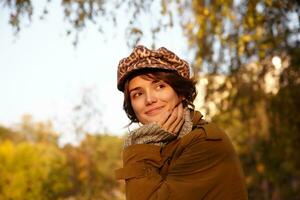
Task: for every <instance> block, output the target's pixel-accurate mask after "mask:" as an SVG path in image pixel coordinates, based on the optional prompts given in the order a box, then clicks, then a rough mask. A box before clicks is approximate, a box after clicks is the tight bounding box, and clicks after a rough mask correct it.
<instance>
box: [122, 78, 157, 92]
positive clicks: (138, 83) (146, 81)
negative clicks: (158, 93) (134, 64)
mask: <svg viewBox="0 0 300 200" xmlns="http://www.w3.org/2000/svg"><path fill="white" fill-rule="evenodd" d="M157 81H159V80H158V79H157V78H156V77H154V76H153V75H151V74H143V75H138V76H135V77H133V78H132V79H130V80H129V83H128V87H129V90H130V89H132V88H136V87H142V86H145V85H150V84H152V83H154V82H157Z"/></svg>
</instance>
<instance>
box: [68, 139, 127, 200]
mask: <svg viewBox="0 0 300 200" xmlns="http://www.w3.org/2000/svg"><path fill="white" fill-rule="evenodd" d="M121 148H122V139H121V138H119V137H116V136H109V135H87V136H86V138H85V139H84V140H83V141H81V144H80V146H78V147H73V146H71V145H66V146H65V147H64V152H65V154H66V155H67V157H68V163H69V166H71V167H72V171H73V173H72V174H73V176H72V182H73V183H74V187H73V190H72V196H73V197H74V198H76V199H104V200H105V199H107V200H113V199H115V200H121V199H124V188H123V184H121V183H120V182H117V181H116V180H115V177H114V169H116V168H118V167H119V166H121V151H122V149H121Z"/></svg>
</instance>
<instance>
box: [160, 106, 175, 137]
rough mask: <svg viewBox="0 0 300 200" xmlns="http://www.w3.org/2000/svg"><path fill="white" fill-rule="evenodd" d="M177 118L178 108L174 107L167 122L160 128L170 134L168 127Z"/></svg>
mask: <svg viewBox="0 0 300 200" xmlns="http://www.w3.org/2000/svg"><path fill="white" fill-rule="evenodd" d="M177 118H178V107H175V108H174V109H173V112H172V114H171V115H170V117H169V118H168V120H167V121H166V122H165V123H164V124H162V128H163V129H165V130H166V131H168V132H170V131H171V130H170V127H171V125H172V124H173V123H174V122H175V121H176V120H177Z"/></svg>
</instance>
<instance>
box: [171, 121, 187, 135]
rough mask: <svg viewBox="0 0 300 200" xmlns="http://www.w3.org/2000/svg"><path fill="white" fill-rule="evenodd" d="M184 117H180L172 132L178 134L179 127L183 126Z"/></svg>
mask: <svg viewBox="0 0 300 200" xmlns="http://www.w3.org/2000/svg"><path fill="white" fill-rule="evenodd" d="M184 121H185V120H184V118H182V119H181V120H180V122H179V124H178V125H177V126H176V127H175V130H174V131H173V133H174V134H178V132H179V130H180V129H181V127H182V126H183V124H184Z"/></svg>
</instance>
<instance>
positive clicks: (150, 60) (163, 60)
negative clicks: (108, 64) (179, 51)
mask: <svg viewBox="0 0 300 200" xmlns="http://www.w3.org/2000/svg"><path fill="white" fill-rule="evenodd" d="M144 68H155V69H167V70H173V71H176V72H177V73H178V74H179V75H181V76H183V77H184V78H189V77H190V71H189V65H188V63H187V62H186V61H185V60H182V59H180V58H179V57H178V56H177V55H175V54H174V53H173V52H171V51H169V50H168V49H166V48H165V47H161V48H159V49H157V50H150V49H148V48H146V47H144V46H142V45H138V46H136V47H135V48H134V49H133V52H132V53H131V54H130V55H129V56H128V57H126V58H123V59H122V60H120V62H119V66H118V89H119V90H120V91H122V92H123V91H124V83H125V81H126V78H127V77H128V75H130V74H131V73H132V72H134V71H136V70H139V69H144Z"/></svg>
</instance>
